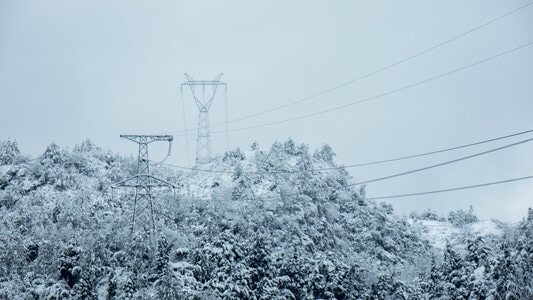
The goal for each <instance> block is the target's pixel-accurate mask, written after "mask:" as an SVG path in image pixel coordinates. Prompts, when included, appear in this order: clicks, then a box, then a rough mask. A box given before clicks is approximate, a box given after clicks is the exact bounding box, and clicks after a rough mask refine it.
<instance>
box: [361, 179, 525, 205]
mask: <svg viewBox="0 0 533 300" xmlns="http://www.w3.org/2000/svg"><path fill="white" fill-rule="evenodd" d="M531 178H533V175H531V176H526V177H520V178H513V179H507V180H502V181H495V182H489V183H482V184H476V185H469V186H462V187H455V188H449V189H443V190H436V191H427V192H419V193H411V194H402V195H391V196H378V197H369V198H366V199H367V200H380V199H391V198H404V197H413V196H421V195H429V194H437V193H446V192H453V191H459V190H466V189H473V188H479V187H483V186H489V185H495V184H502V183H508V182H513V181H520V180H526V179H531Z"/></svg>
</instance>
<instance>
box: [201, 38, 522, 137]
mask: <svg viewBox="0 0 533 300" xmlns="http://www.w3.org/2000/svg"><path fill="white" fill-rule="evenodd" d="M532 44H533V41H532V42H529V43H526V44H523V45H521V46H518V47H515V48H512V49H510V50H507V51H505V52H502V53H499V54H496V55H494V56H491V57H488V58H485V59H482V60H479V61H477V62H474V63H472V64H469V65H466V66H463V67H460V68H457V69H454V70H452V71H448V72H446V73H443V74H440V75H437V76H433V77H430V78H428V79H425V80H422V81H419V82H415V83H413V84H410V85H406V86H403V87H401V88H397V89H394V90H390V91H388V92H385V93H382V94H378V95H375V96H372V97H368V98H364V99H362V100H358V101H354V102H350V103H347V104H344V105H340V106H336V107H333V108H329V109H325V110H321V111H317V112H314V113H310V114H306V115H301V116H299V117H293V118H289V119H284V120H279V121H274V122H268V123H263V124H259V125H252V126H248V127H241V128H235V129H232V130H230V132H235V131H243V130H248V129H255V128H261V127H267V126H272V125H277V124H281V123H287V122H292V121H297V120H301V119H305V118H309V117H314V116H317V115H321V114H325V113H329V112H333V111H337V110H340V109H344V108H347V107H350V106H354V105H357V104H361V103H364V102H368V101H372V100H376V99H378V98H382V97H384V96H388V95H391V94H395V93H398V92H401V91H404V90H407V89H409V88H412V87H416V86H419V85H423V84H426V83H428V82H431V81H433V80H437V79H440V78H442V77H446V76H449V75H452V74H454V73H457V72H460V71H463V70H466V69H468V68H471V67H474V66H477V65H479V64H482V63H484V62H487V61H490V60H493V59H495V58H498V57H500V56H503V55H506V54H509V53H511V52H514V51H517V50H520V49H522V48H525V47H528V46H531V45H532ZM211 133H212V134H213V133H225V131H212V132H211Z"/></svg>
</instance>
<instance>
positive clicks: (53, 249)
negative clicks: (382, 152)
mask: <svg viewBox="0 0 533 300" xmlns="http://www.w3.org/2000/svg"><path fill="white" fill-rule="evenodd" d="M136 165H137V162H136V161H135V160H134V159H131V158H123V157H120V156H119V155H116V154H113V153H111V152H109V151H103V150H101V149H99V148H98V147H96V146H95V145H93V144H92V143H91V142H90V141H88V140H87V141H84V142H83V143H81V144H80V145H76V146H75V147H74V149H73V150H72V151H67V150H61V149H60V148H59V147H58V146H57V145H55V144H51V145H50V146H49V147H48V148H47V149H46V151H45V152H44V153H43V155H41V156H39V157H36V158H29V157H25V156H22V155H21V154H20V152H19V151H18V148H17V146H16V143H13V142H10V141H7V142H1V144H0V224H1V226H2V230H1V232H0V248H1V249H2V251H0V298H1V299H449V298H457V299H484V298H489V297H492V298H493V299H501V298H502V297H507V296H513V297H515V298H517V299H519V298H520V299H528V297H529V299H531V297H530V296H531V295H532V292H531V291H532V290H533V289H532V285H531V280H530V279H531V274H532V273H533V272H532V269H533V259H532V256H531V253H533V242H532V239H531V236H532V235H533V210H532V211H530V212H529V215H528V218H527V219H526V220H524V221H523V222H522V223H520V224H519V225H518V226H517V227H516V228H512V230H511V229H509V232H510V233H511V234H506V235H502V233H501V231H500V228H503V227H499V225H498V224H497V223H491V222H477V223H476V222H470V221H471V220H472V216H471V215H469V214H464V213H461V212H457V213H454V214H453V216H454V218H452V219H450V220H452V223H453V224H455V225H454V226H459V225H461V226H462V227H461V226H459V227H452V226H451V225H445V224H441V223H439V222H429V221H421V220H419V221H416V222H409V221H408V220H407V219H402V218H400V217H397V216H396V215H395V214H394V212H393V209H392V207H391V206H389V205H387V204H384V203H377V202H373V201H368V200H367V199H366V198H365V195H364V192H363V190H354V189H353V188H352V187H351V186H350V185H349V183H350V182H351V181H352V179H351V178H350V176H349V175H348V173H347V172H346V171H345V170H344V169H343V168H340V167H338V166H337V165H336V164H335V162H334V153H333V151H332V149H331V148H330V147H329V146H327V145H326V146H324V147H322V148H321V149H318V150H316V151H310V150H309V149H308V147H307V146H306V145H296V144H295V143H294V142H293V141H292V140H288V141H286V142H284V143H275V144H273V145H272V146H271V147H270V149H269V150H261V149H260V148H259V147H258V146H257V145H253V146H252V148H251V150H249V151H244V152H243V151H241V150H239V149H235V150H233V151H229V152H227V153H225V154H224V155H221V156H220V157H217V158H215V159H214V160H213V161H212V162H211V163H209V164H207V165H204V166H201V167H199V168H198V169H196V170H181V169H176V168H173V167H171V166H154V167H153V168H152V173H153V175H155V176H158V177H160V178H161V179H164V180H165V181H167V182H171V183H172V184H174V185H176V187H177V188H176V190H175V192H174V191H172V189H168V188H153V189H152V194H153V210H154V220H155V227H156V228H157V233H156V234H153V233H150V231H142V230H138V231H137V232H135V236H133V237H132V236H131V230H130V224H131V220H132V215H133V209H134V206H133V203H134V199H135V194H134V189H133V188H112V187H114V186H115V185H116V184H117V183H119V182H121V181H122V180H124V179H126V178H129V177H131V176H133V175H135V174H136V172H137V171H136ZM148 211H149V210H145V212H148ZM459 221H460V222H459ZM466 221H468V222H466ZM465 224H466V225H465ZM459 237H464V238H463V239H461V238H459ZM446 240H450V241H453V243H455V246H459V245H462V248H463V249H462V250H460V251H458V250H457V249H458V248H457V247H455V246H452V245H450V244H446V242H445V241H446ZM436 253H437V254H439V253H440V254H442V255H441V256H442V259H440V260H439V259H434V258H435V256H436ZM461 297H463V298H461Z"/></svg>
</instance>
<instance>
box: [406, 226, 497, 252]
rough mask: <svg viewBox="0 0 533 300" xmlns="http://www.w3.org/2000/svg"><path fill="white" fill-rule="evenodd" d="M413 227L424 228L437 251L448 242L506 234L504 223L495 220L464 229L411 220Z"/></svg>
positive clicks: (456, 242)
mask: <svg viewBox="0 0 533 300" xmlns="http://www.w3.org/2000/svg"><path fill="white" fill-rule="evenodd" d="M409 222H410V223H411V224H413V225H415V226H416V225H417V224H418V225H420V226H422V232H423V236H424V238H426V239H428V240H429V241H430V243H431V245H432V246H433V247H435V248H437V249H444V248H445V247H446V242H450V243H451V244H452V245H458V244H461V243H462V242H463V241H464V240H465V238H467V237H468V236H482V237H501V236H503V235H504V233H505V227H504V225H503V224H502V223H499V222H497V221H494V220H483V221H478V222H475V223H472V224H468V225H465V226H464V227H462V228H461V227H456V226H454V225H452V224H450V223H448V222H446V221H444V222H442V221H431V220H417V221H414V220H409Z"/></svg>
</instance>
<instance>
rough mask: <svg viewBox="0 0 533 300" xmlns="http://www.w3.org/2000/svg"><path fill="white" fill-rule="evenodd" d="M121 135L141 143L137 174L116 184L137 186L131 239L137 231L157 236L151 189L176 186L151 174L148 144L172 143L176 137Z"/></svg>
mask: <svg viewBox="0 0 533 300" xmlns="http://www.w3.org/2000/svg"><path fill="white" fill-rule="evenodd" d="M120 137H121V138H125V139H128V140H130V141H132V142H135V143H137V144H139V157H138V164H137V175H135V176H132V177H130V178H128V179H125V180H123V181H121V182H119V183H117V184H116V186H121V187H134V188H135V202H134V204H133V216H132V219H131V239H133V238H134V236H135V233H136V232H137V231H141V232H143V233H146V234H149V235H150V236H152V237H155V238H157V237H156V235H157V231H156V225H155V224H156V222H155V215H154V204H153V198H152V192H151V189H152V188H153V187H171V188H175V186H174V185H173V184H172V183H169V182H167V181H165V180H163V179H160V178H157V177H155V176H152V175H151V174H150V161H149V159H148V144H150V143H153V142H158V141H167V142H169V143H172V141H173V140H174V138H173V137H172V136H171V135H120Z"/></svg>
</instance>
